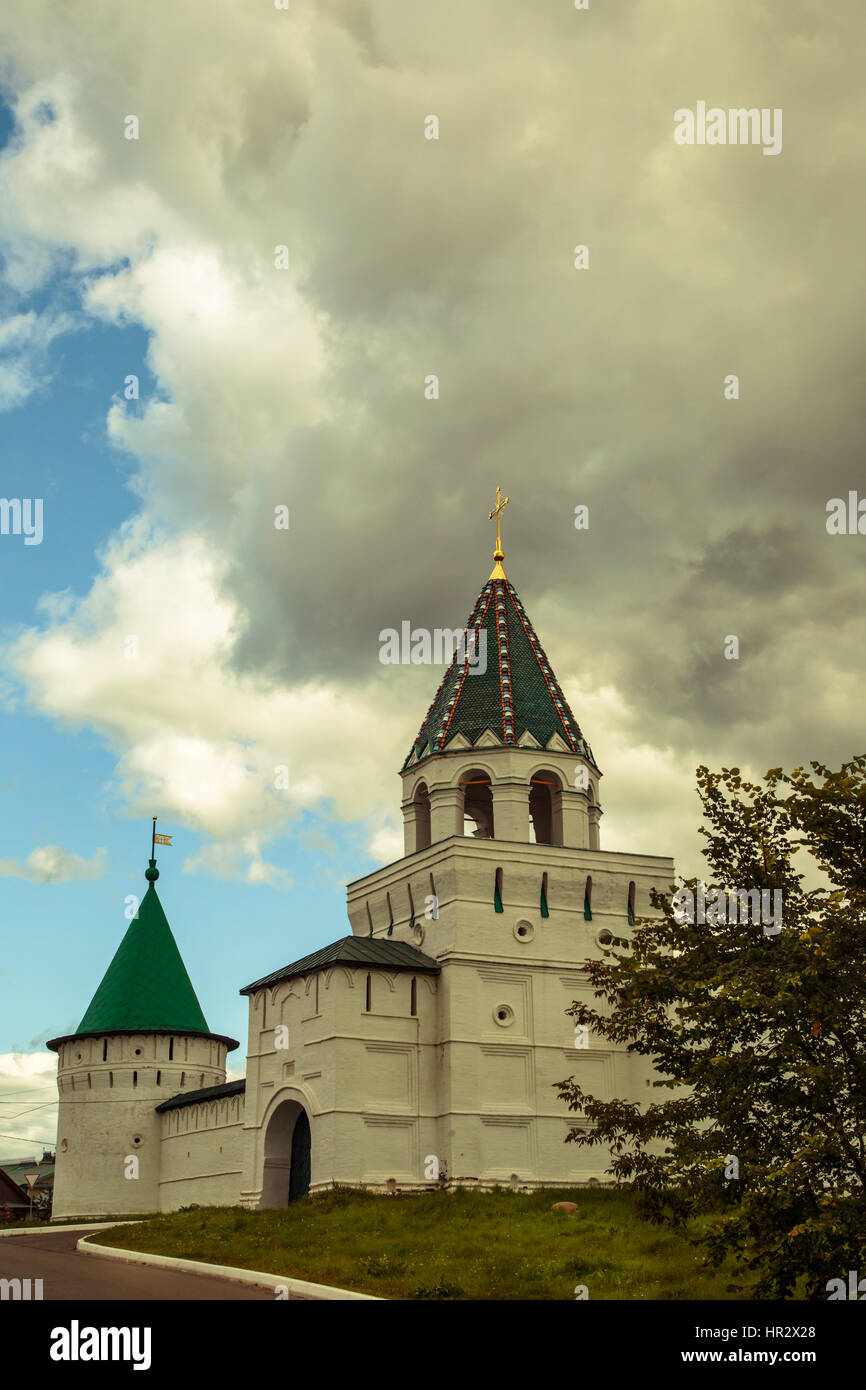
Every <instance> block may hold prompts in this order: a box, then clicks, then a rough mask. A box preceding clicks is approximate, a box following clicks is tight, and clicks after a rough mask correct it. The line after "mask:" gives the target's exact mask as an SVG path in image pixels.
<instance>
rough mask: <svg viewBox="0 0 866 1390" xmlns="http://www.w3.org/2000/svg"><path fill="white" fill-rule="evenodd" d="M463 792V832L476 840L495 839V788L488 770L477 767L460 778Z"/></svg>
mask: <svg viewBox="0 0 866 1390" xmlns="http://www.w3.org/2000/svg"><path fill="white" fill-rule="evenodd" d="M460 788H461V791H462V792H463V834H464V835H471V836H473V838H474V839H476V840H492V839H493V790H492V788H491V786H490V778H489V777H488V775H487V773H486V772H481V771H480V769H475V770H474V771H472V772H467V773H466V775H465V776H464V777H461V779H460Z"/></svg>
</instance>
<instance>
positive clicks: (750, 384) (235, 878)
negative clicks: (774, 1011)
mask: <svg viewBox="0 0 866 1390" xmlns="http://www.w3.org/2000/svg"><path fill="white" fill-rule="evenodd" d="M858 18H860V6H859V5H857V4H855V3H854V0H840V3H839V4H837V5H835V6H833V7H832V8H831V9H830V10H827V9H826V7H824V6H822V5H820V4H818V3H817V0H815V2H814V3H813V0H790V2H789V3H787V4H786V5H785V6H778V7H771V6H767V5H764V4H755V3H754V0H728V2H727V3H721V0H665V4H664V5H659V4H657V3H650V2H649V0H620V3H618V4H602V3H600V0H591V4H590V7H589V8H588V9H586V10H580V11H578V10H576V9H575V8H574V6H573V5H572V4H570V3H568V0H549V3H545V4H543V5H539V4H534V5H528V4H526V3H525V0H475V3H473V4H472V5H471V6H467V5H465V4H463V3H457V0H439V3H437V4H436V5H429V4H426V3H422V0H316V3H313V0H291V3H290V6H289V8H288V9H278V8H276V6H275V5H274V6H272V7H270V6H269V5H268V4H267V3H260V4H258V5H256V6H249V5H245V6H239V5H237V4H236V3H234V0H207V3H204V0H187V3H185V4H184V5H183V6H176V5H172V4H169V3H167V0H155V3H154V5H153V6H152V7H151V9H150V11H149V15H148V20H147V22H146V23H145V22H143V20H142V17H141V14H140V12H139V11H137V10H136V9H135V7H118V6H116V5H114V4H109V3H108V0H88V3H87V4H83V3H69V4H67V5H64V6H62V7H59V8H58V7H57V6H56V5H54V4H50V3H49V0H5V3H4V5H3V7H2V13H0V53H2V54H3V55H4V56H3V58H2V60H0V100H2V106H0V494H2V496H3V497H5V498H6V499H13V498H17V499H21V500H23V499H41V501H42V536H41V541H40V543H38V544H29V545H28V544H25V537H24V535H23V534H14V533H13V532H12V531H11V530H10V532H9V534H0V574H2V584H0V719H2V723H3V728H2V732H0V748H2V768H0V831H2V844H0V921H2V923H3V946H4V949H3V952H2V956H0V1134H2V1137H0V1156H3V1155H8V1156H12V1155H18V1156H26V1155H27V1153H28V1152H35V1151H36V1149H37V1148H38V1147H39V1146H40V1145H41V1144H42V1143H43V1142H45V1143H51V1142H53V1139H54V1136H55V1132H56V1107H55V1106H54V1099H55V1091H54V1084H55V1083H54V1076H55V1070H56V1058H55V1056H54V1054H53V1053H51V1052H49V1051H46V1049H45V1040H46V1039H48V1038H50V1037H55V1036H58V1035H62V1034H63V1033H66V1032H69V1031H71V1030H73V1029H74V1028H75V1026H76V1025H77V1023H78V1022H79V1020H80V1018H81V1016H82V1015H83V1013H84V1011H85V1009H86V1007H87V1004H88V1003H89V1000H90V998H91V996H92V994H93V992H94V991H95V989H96V986H97V984H98V983H99V980H100V979H101V977H102V975H103V973H104V971H105V969H106V967H107V965H108V963H109V961H110V959H111V957H112V955H113V953H114V950H115V949H116V947H117V945H118V944H119V941H120V939H121V937H122V935H123V933H124V931H125V930H126V927H127V921H126V918H125V916H124V913H125V910H126V905H127V901H128V898H129V896H130V895H134V894H140V893H141V892H142V891H143V890H144V878H143V874H144V869H145V867H146V863H147V859H148V856H149V842H150V827H151V823H152V822H151V816H152V815H154V814H157V815H158V816H159V825H160V828H161V829H162V830H164V831H166V832H168V833H171V834H172V836H173V843H172V846H171V847H170V848H166V849H165V850H163V851H162V853H161V856H160V861H159V862H160V871H161V877H160V884H159V891H160V897H161V901H162V903H163V906H164V907H165V910H166V913H167V916H168V919H169V921H170V923H171V924H172V927H173V929H174V932H175V936H176V938H177V941H178V944H179V947H180V950H181V953H182V955H183V957H184V960H185V962H186V965H187V968H188V970H189V973H190V975H191V978H192V980H193V983H194V986H195V988H196V991H197V993H198V996H199V999H200V1001H201V1003H202V1007H203V1009H204V1012H205V1015H206V1017H207V1019H208V1022H209V1025H210V1027H211V1028H213V1029H214V1030H215V1031H217V1032H220V1033H227V1034H230V1035H232V1036H234V1037H237V1038H240V1039H243V1038H244V1037H245V1025H246V1011H245V1001H244V1000H242V999H240V997H239V995H238V990H239V989H240V988H241V987H242V986H244V985H246V984H248V983H249V982H250V981H252V980H254V979H256V978H257V977H259V976H261V975H263V974H265V973H268V972H270V971H272V970H275V969H277V968H279V967H280V966H282V965H284V964H286V963H288V962H289V961H291V960H294V959H297V958H298V957H300V956H302V955H304V954H305V953H307V952H308V951H311V950H314V949H316V948H317V947H318V946H321V945H323V944H325V943H326V942H328V941H330V940H333V939H335V938H337V937H339V936H341V935H344V934H347V933H348V931H349V926H348V922H347V919H346V915H345V885H346V884H347V883H348V882H350V881H351V880H353V879H356V878H358V877H360V876H361V875H363V874H364V873H366V872H368V871H370V870H372V869H374V868H376V867H378V866H379V865H381V864H383V863H387V862H389V861H391V860H393V859H395V858H397V857H399V855H400V853H401V852H402V835H401V832H400V809H399V802H400V783H399V780H398V777H397V772H398V770H399V768H400V765H401V763H402V761H403V758H404V756H405V753H406V751H407V749H408V747H409V745H410V743H411V740H412V738H413V736H414V734H415V733H416V732H417V729H418V727H419V725H420V723H421V720H422V718H423V715H424V712H425V710H426V709H427V706H428V705H429V703H430V700H431V699H432V697H433V694H434V691H435V689H436V687H437V686H438V683H439V679H440V674H441V672H440V671H439V670H438V669H433V668H427V667H423V666H419V667H414V666H411V665H400V666H389V665H383V664H382V663H381V662H380V660H379V651H380V638H379V634H380V632H381V631H382V630H383V629H385V628H399V627H400V624H401V622H402V621H404V620H409V621H410V622H411V623H412V624H413V626H414V627H425V628H428V629H432V628H435V627H448V628H454V627H457V626H459V625H460V624H461V623H463V622H465V621H466V618H467V616H468V614H469V612H470V611H471V609H472V607H473V604H474V601H475V598H476V596H477V594H478V592H479V590H480V588H481V587H482V585H483V584H484V583H485V582H486V579H487V576H488V574H489V570H490V563H491V561H490V554H491V551H492V548H493V535H492V530H493V528H492V527H491V525H490V523H489V521H488V511H489V509H490V507H491V506H492V505H493V502H494V498H495V488H496V484H497V483H501V484H502V487H503V491H504V492H506V493H508V495H509V497H510V502H509V506H508V508H507V510H506V511H505V512H504V513H503V542H504V548H505V552H506V569H507V572H508V576H509V578H510V579H511V580H512V582H513V583H514V585H515V587H516V588H517V590H518V592H519V594H520V596H521V598H522V600H523V602H524V604H525V605H526V608H527V611H528V613H529V615H530V617H531V619H532V622H533V624H534V626H535V629H536V631H537V632H538V634H539V636H540V639H541V641H542V643H543V644H544V647H545V649H546V651H547V654H548V656H549V658H550V660H551V663H552V665H553V668H554V670H555V671H556V673H557V676H558V678H559V680H560V682H561V684H562V685H563V686H564V688H565V691H566V694H567V696H568V699H569V702H570V704H571V707H572V709H573V711H574V713H575V715H576V717H577V719H578V722H579V723H580V725H581V728H582V730H583V732H584V734H585V736H586V737H587V739H588V740H589V741H590V743H591V745H592V747H593V750H594V753H595V756H596V758H597V759H598V761H599V764H600V767H601V769H602V772H603V774H604V780H603V782H602V786H601V801H602V806H603V809H604V819H603V822H602V847H603V848H607V849H619V850H631V851H635V852H645V853H651V854H671V855H673V856H674V858H675V860H676V864H677V868H678V869H679V870H680V872H682V873H684V874H688V873H690V872H699V870H700V866H701V861H700V858H699V848H700V840H699V836H698V833H697V829H698V825H699V804H698V801H697V797H696V794H695V790H694V787H695V777H694V773H695V768H696V767H697V766H698V764H701V763H706V764H708V765H710V766H711V767H720V766H738V767H741V768H743V769H744V770H746V771H748V772H751V773H752V774H753V775H758V776H760V775H761V774H762V773H763V772H764V771H766V769H767V768H769V767H773V766H779V765H782V766H786V767H793V766H796V765H797V764H800V763H806V762H808V761H809V760H810V759H813V758H814V759H820V760H824V761H827V762H829V763H831V764H833V763H835V764H837V765H838V763H840V762H841V761H843V760H844V759H847V758H850V757H851V756H853V755H854V754H855V753H859V752H862V751H864V750H863V736H862V723H863V720H862V709H863V697H862V682H863V667H864V644H863V586H862V566H863V553H864V547H866V537H864V536H862V535H860V534H859V532H856V531H855V533H854V534H847V533H846V534H832V533H831V532H830V531H828V527H827V521H828V513H827V507H828V503H829V502H830V500H831V499H833V498H842V499H845V500H846V502H847V499H848V497H849V493H851V492H856V491H857V489H858V488H859V489H861V490H862V492H863V493H864V495H866V480H864V470H863V464H862V432H863V424H862V407H861V400H862V394H863V384H862V374H863V352H862V324H863V321H864V303H863V300H864V294H866V288H864V276H863V274H862V225H863V206H862V205H863V198H864V194H863V188H864V177H863V174H864V170H863V162H864V154H863V143H862V138H861V130H862V126H863V119H864V110H863V107H864V92H863V82H862V63H861V61H860V57H859V54H858V52H857V45H856V42H854V41H853V38H854V37H855V36H856V33H857V20H858ZM699 103H706V105H707V107H710V108H712V107H718V108H720V109H722V110H723V111H725V112H727V110H728V109H731V108H740V107H745V108H756V109H758V110H760V111H765V110H766V111H767V112H768V113H771V112H781V113H782V118H783V119H782V120H781V121H778V118H777V121H778V133H779V135H781V137H782V138H781V142H780V148H779V149H778V151H777V152H776V153H765V151H764V147H762V145H761V144H760V143H741V144H732V143H726V144H724V145H723V144H708V143H704V144H699V143H694V144H682V143H679V142H678V141H677V140H676V139H675V138H674V134H675V130H676V129H677V118H676V116H675V113H676V112H678V111H682V110H683V109H688V110H691V111H695V112H697V110H698V104H699ZM433 117H435V121H433V120H431V118H433ZM681 124H682V122H681V121H680V125H681ZM434 135H435V137H436V138H429V137H431V136H434ZM578 246H582V247H585V248H586V251H585V253H583V254H582V255H579V254H576V247H578ZM732 376H734V377H736V378H737V388H736V392H735V393H734V388H733V387H732V386H731V382H730V379H731V377H732ZM433 377H435V378H436V387H435V389H434V388H433V387H431V384H430V382H431V378H433ZM577 507H586V508H587V509H588V522H589V524H588V526H587V527H586V528H581V529H578V528H577V527H576V526H575V518H576V513H575V509H576V508H577ZM278 508H288V520H289V525H288V527H287V528H286V527H281V528H278V527H277V526H275V524H274V522H275V516H276V510H275V509H278ZM34 539H35V536H34ZM731 637H736V638H737V642H738V654H737V655H736V656H734V657H732V656H731V650H732V646H731V642H730V639H731ZM726 653H727V655H726ZM277 768H285V769H287V772H286V775H285V777H283V778H282V779H281V780H282V781H284V782H285V783H286V785H285V786H279V787H278V786H277V785H275V781H276V779H275V770H276V769H277ZM242 1053H243V1049H242V1048H241V1049H239V1050H238V1052H236V1053H234V1054H233V1056H232V1058H231V1059H230V1061H231V1062H232V1063H233V1064H234V1070H233V1072H232V1073H231V1074H232V1075H237V1074H241V1073H242V1070H243V1055H242ZM31 1107H34V1108H31Z"/></svg>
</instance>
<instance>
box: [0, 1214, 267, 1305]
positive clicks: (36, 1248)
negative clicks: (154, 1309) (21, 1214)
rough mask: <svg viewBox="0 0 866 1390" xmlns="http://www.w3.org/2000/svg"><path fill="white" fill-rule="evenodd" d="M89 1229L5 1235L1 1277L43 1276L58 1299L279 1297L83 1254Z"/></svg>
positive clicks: (50, 1296)
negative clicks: (79, 1244)
mask: <svg viewBox="0 0 866 1390" xmlns="http://www.w3.org/2000/svg"><path fill="white" fill-rule="evenodd" d="M83 1235H86V1232H85V1231H51V1232H47V1233H46V1234H44V1235H30V1234H27V1235H20V1236H7V1237H6V1238H5V1239H4V1240H0V1279H41V1280H42V1297H43V1299H44V1300H45V1301H46V1302H47V1301H48V1300H57V1299H90V1300H92V1301H93V1302H97V1303H98V1302H100V1301H108V1300H112V1301H114V1300H125V1299H130V1300H134V1301H136V1302H137V1301H139V1300H145V1301H146V1300H158V1301H160V1300H169V1301H171V1302H188V1301H190V1300H196V1299H201V1300H205V1299H206V1300H208V1302H225V1301H227V1300H228V1301H231V1302H234V1301H235V1300H237V1299H244V1300H248V1299H258V1300H259V1301H261V1300H266V1301H268V1302H271V1303H272V1302H273V1301H274V1295H273V1294H272V1293H271V1291H270V1290H269V1289H254V1288H250V1287H249V1285H247V1284H231V1283H229V1282H228V1281H227V1280H223V1279H209V1278H207V1276H206V1275H202V1274H186V1273H182V1272H180V1271H179V1270H173V1269H153V1268H149V1267H148V1266H147V1265H132V1264H121V1263H120V1261H118V1260H101V1259H98V1258H97V1257H96V1256H94V1255H79V1254H78V1252H77V1251H76V1249H75V1246H76V1243H77V1242H78V1241H79V1240H80V1239H81V1237H82V1236H83Z"/></svg>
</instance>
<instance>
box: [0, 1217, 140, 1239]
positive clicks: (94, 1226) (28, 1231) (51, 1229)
mask: <svg viewBox="0 0 866 1390" xmlns="http://www.w3.org/2000/svg"><path fill="white" fill-rule="evenodd" d="M133 1224H134V1223H133V1222H132V1221H83V1222H81V1223H80V1224H79V1225H77V1226H50V1225H49V1226H16V1227H15V1230H14V1231H0V1240H2V1239H3V1237H4V1236H8V1237H9V1238H10V1240H11V1238H12V1236H41V1235H46V1236H50V1235H52V1234H55V1233H56V1232H58V1231H59V1232H61V1233H62V1232H63V1231H107V1230H108V1229H109V1228H110V1227H111V1226H132V1225H133Z"/></svg>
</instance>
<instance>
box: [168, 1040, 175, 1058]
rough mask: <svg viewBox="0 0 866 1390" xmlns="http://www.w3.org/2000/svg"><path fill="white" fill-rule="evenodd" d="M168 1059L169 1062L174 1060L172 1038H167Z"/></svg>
mask: <svg viewBox="0 0 866 1390" xmlns="http://www.w3.org/2000/svg"><path fill="white" fill-rule="evenodd" d="M168 1060H169V1061H170V1062H173V1061H174V1038H169V1040H168Z"/></svg>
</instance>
